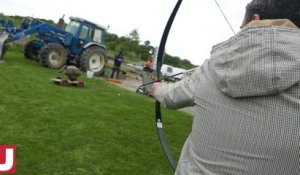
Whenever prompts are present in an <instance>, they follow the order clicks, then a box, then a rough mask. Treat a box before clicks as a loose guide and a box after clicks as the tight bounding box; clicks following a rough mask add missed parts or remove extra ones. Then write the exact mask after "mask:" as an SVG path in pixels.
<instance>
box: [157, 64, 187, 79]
mask: <svg viewBox="0 0 300 175" xmlns="http://www.w3.org/2000/svg"><path fill="white" fill-rule="evenodd" d="M160 71H161V73H162V75H163V76H164V77H169V76H172V75H175V74H178V73H182V72H186V71H187V70H185V69H182V68H178V67H173V66H170V65H167V64H163V65H162V67H161V70H160ZM182 78H183V74H180V75H176V76H174V77H171V78H170V79H169V80H171V81H178V80H181V79H182Z"/></svg>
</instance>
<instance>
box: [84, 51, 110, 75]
mask: <svg viewBox="0 0 300 175" xmlns="http://www.w3.org/2000/svg"><path fill="white" fill-rule="evenodd" d="M106 63H107V58H106V54H105V50H104V49H103V48H101V47H98V46H91V47H89V48H87V49H86V50H85V51H83V53H82V55H81V60H80V68H81V70H82V71H85V72H86V71H88V70H89V71H92V72H94V75H101V74H102V73H103V72H104V70H105V64H106Z"/></svg>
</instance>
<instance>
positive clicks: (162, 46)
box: [155, 0, 182, 171]
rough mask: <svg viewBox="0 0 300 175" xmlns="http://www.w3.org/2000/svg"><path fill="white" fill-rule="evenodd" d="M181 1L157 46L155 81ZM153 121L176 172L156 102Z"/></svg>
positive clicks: (158, 77) (159, 109)
mask: <svg viewBox="0 0 300 175" xmlns="http://www.w3.org/2000/svg"><path fill="white" fill-rule="evenodd" d="M181 2H182V0H178V1H177V3H176V5H175V7H174V9H173V11H172V13H171V16H170V18H169V20H168V22H167V25H166V27H165V29H164V32H163V35H162V38H161V41H160V44H159V48H158V53H157V64H156V71H157V79H161V77H160V74H161V73H160V69H161V66H162V62H163V57H164V52H165V46H166V42H167V39H168V35H169V32H170V29H171V26H172V24H173V21H174V19H175V17H176V14H177V11H178V9H179V7H180V5H181ZM155 120H156V128H157V133H158V136H159V140H160V144H161V146H162V148H163V150H164V153H165V155H166V157H167V159H168V161H169V163H170V165H171V166H172V168H173V170H174V171H175V170H176V166H177V163H176V161H175V160H174V158H173V156H172V153H171V151H170V149H169V147H168V143H167V140H166V137H165V134H164V130H163V124H162V114H161V107H160V103H159V102H158V101H156V102H155Z"/></svg>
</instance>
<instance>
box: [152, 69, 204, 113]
mask: <svg viewBox="0 0 300 175" xmlns="http://www.w3.org/2000/svg"><path fill="white" fill-rule="evenodd" d="M198 69H199V68H198ZM198 69H196V70H195V72H194V73H193V74H192V75H191V76H188V77H185V78H183V79H182V80H181V81H178V82H176V83H169V84H166V83H161V85H160V86H159V87H158V88H157V89H156V91H155V94H154V97H155V98H156V99H157V100H158V101H159V102H160V103H161V104H163V105H164V106H166V107H167V108H170V109H178V108H183V107H188V106H193V105H194V95H195V91H196V87H197V84H198V83H197V82H199V81H197V78H198V76H199V70H198Z"/></svg>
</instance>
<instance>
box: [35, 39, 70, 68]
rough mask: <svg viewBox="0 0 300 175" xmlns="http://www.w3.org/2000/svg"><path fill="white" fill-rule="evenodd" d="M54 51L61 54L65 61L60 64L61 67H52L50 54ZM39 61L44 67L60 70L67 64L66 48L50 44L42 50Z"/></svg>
mask: <svg viewBox="0 0 300 175" xmlns="http://www.w3.org/2000/svg"><path fill="white" fill-rule="evenodd" d="M52 51H56V52H59V53H60V54H61V55H62V57H63V60H62V61H61V62H60V64H59V65H52V64H51V62H50V61H49V54H50V53H51V52H52ZM39 59H40V63H41V64H42V65H43V66H45V67H49V68H53V69H59V68H61V67H63V66H64V65H65V64H66V60H67V53H66V51H65V48H64V47H63V46H62V45H60V44H57V43H49V44H47V45H45V46H44V47H43V48H42V49H41V50H40V52H39Z"/></svg>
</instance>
